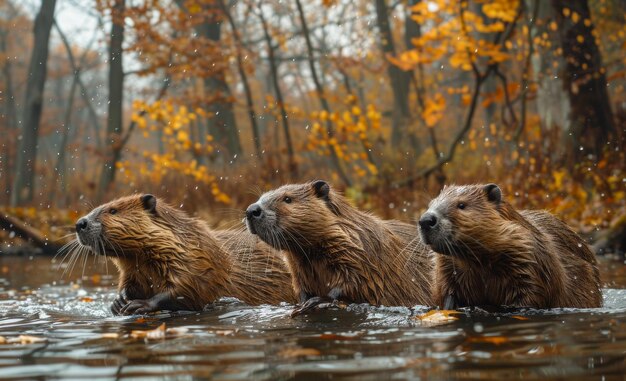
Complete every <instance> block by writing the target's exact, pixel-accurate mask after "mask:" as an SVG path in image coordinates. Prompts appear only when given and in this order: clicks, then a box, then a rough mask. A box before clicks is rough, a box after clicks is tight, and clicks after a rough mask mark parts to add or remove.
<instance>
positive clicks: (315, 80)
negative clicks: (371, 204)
mask: <svg viewBox="0 0 626 381" xmlns="http://www.w3.org/2000/svg"><path fill="white" fill-rule="evenodd" d="M296 7H297V8H298V16H299V18H300V24H301V25H302V34H303V35H304V41H305V42H306V48H307V61H308V62H309V69H310V70H311V76H312V77H313V83H314V84H315V91H316V93H317V97H318V98H319V100H320V103H321V104H322V109H324V111H325V112H326V113H327V114H330V113H331V110H330V105H329V104H328V100H327V99H326V95H325V94H324V88H323V87H322V84H321V82H320V80H319V77H318V75H317V68H316V67H315V59H314V57H313V44H312V43H311V35H310V33H309V26H308V24H307V22H306V18H305V17H304V10H303V9H302V4H301V2H300V0H296ZM326 133H327V134H328V137H329V138H330V139H332V138H333V137H334V135H335V132H334V130H333V126H332V122H331V121H330V119H327V120H326ZM330 157H331V160H332V163H333V166H334V167H335V170H336V171H337V174H338V175H339V177H340V178H341V180H342V181H343V182H344V183H345V184H346V185H347V186H350V185H351V184H352V182H351V181H350V178H349V177H348V175H347V174H346V172H345V171H344V169H343V168H342V167H341V162H340V161H339V156H338V155H337V148H336V147H335V146H334V145H331V147H330Z"/></svg>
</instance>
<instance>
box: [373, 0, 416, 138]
mask: <svg viewBox="0 0 626 381" xmlns="http://www.w3.org/2000/svg"><path fill="white" fill-rule="evenodd" d="M388 13H389V12H388V10H387V3H386V1H385V0H376V20H377V23H378V29H379V32H380V34H379V36H380V45H381V48H382V50H383V53H384V54H385V55H386V56H387V55H390V56H395V55H396V48H395V45H394V42H393V34H392V33H391V26H390V25H389V14H388ZM387 74H388V75H389V81H390V85H391V91H392V93H393V112H392V127H391V144H392V146H393V147H397V146H398V145H399V144H401V143H402V141H403V139H404V137H405V136H406V134H405V132H406V131H405V129H406V126H407V121H408V119H409V118H410V116H411V113H410V111H409V85H410V83H411V82H410V79H411V74H410V73H409V72H408V71H404V70H402V69H400V68H399V67H397V66H396V65H393V64H391V63H389V62H387Z"/></svg>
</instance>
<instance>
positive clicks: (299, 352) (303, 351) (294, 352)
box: [278, 348, 322, 358]
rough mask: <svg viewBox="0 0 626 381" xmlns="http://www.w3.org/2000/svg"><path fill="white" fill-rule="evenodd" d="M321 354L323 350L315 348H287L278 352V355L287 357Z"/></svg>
mask: <svg viewBox="0 0 626 381" xmlns="http://www.w3.org/2000/svg"><path fill="white" fill-rule="evenodd" d="M321 354H322V352H320V351H319V350H317V349H315V348H287V349H283V350H282V351H280V352H278V356H280V357H286V358H293V357H305V356H320V355H321Z"/></svg>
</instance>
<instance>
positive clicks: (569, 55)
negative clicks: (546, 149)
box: [552, 0, 615, 159]
mask: <svg viewBox="0 0 626 381" xmlns="http://www.w3.org/2000/svg"><path fill="white" fill-rule="evenodd" d="M552 6H553V8H554V10H555V17H556V21H557V24H558V26H559V32H560V37H561V48H562V51H563V58H564V59H565V62H566V63H565V70H564V72H563V74H562V75H561V78H563V86H564V87H565V90H566V91H567V94H568V97H569V100H570V105H571V109H570V122H571V127H570V134H569V135H570V136H569V139H567V141H568V142H569V146H570V147H571V148H570V150H569V152H571V153H572V154H573V159H576V158H579V157H580V156H581V155H584V154H587V153H588V152H589V151H591V152H593V153H595V155H596V156H600V155H601V154H602V150H603V148H604V147H605V146H606V143H607V142H608V141H609V137H610V136H611V135H612V134H613V133H614V132H615V126H614V124H613V112H612V111H611V103H610V101H609V94H608V91H607V83H606V75H605V69H604V68H603V67H602V57H601V54H600V50H599V49H598V45H597V44H596V39H595V37H594V33H593V23H592V21H591V13H590V11H589V4H588V3H587V0H567V1H566V0H552ZM579 146H582V147H583V148H584V150H582V151H581V150H580V149H579Z"/></svg>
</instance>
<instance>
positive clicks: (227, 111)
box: [176, 0, 242, 158]
mask: <svg viewBox="0 0 626 381" xmlns="http://www.w3.org/2000/svg"><path fill="white" fill-rule="evenodd" d="M198 3H201V2H198ZM176 4H177V5H178V6H179V7H180V9H182V10H184V11H186V12H188V9H187V7H186V5H185V1H184V0H176ZM195 5H198V4H195ZM200 7H201V9H202V12H201V13H200V16H201V17H202V22H200V23H197V24H196V25H195V26H194V29H195V31H196V33H197V34H198V35H199V36H200V37H202V38H204V39H207V40H209V41H211V42H213V43H215V44H219V43H220V41H221V39H222V20H221V17H222V11H221V10H220V6H219V5H218V4H217V2H211V3H208V4H205V3H201V4H200ZM203 82H204V89H205V91H206V94H205V95H207V96H208V95H209V94H210V95H211V97H214V98H215V100H214V101H213V102H211V104H210V105H209V106H208V114H209V118H208V126H209V133H210V134H212V135H213V137H214V139H215V141H216V142H218V143H220V144H221V145H222V146H224V147H225V148H226V149H227V151H228V153H229V154H230V156H231V158H232V157H235V156H237V155H239V154H241V152H242V148H241V142H240V140H239V130H238V129H237V123H236V120H235V113H234V110H233V99H232V93H231V91H230V87H229V86H228V83H227V82H226V73H225V69H224V70H217V71H216V72H215V73H212V75H210V76H208V77H205V78H204V79H203Z"/></svg>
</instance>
